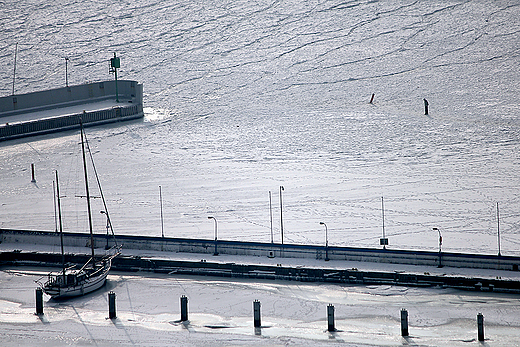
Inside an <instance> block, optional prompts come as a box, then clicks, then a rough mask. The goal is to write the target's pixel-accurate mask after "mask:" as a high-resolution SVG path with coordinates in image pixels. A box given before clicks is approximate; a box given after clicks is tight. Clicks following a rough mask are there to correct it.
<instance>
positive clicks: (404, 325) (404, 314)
mask: <svg viewBox="0 0 520 347" xmlns="http://www.w3.org/2000/svg"><path fill="white" fill-rule="evenodd" d="M401 336H408V311H407V310H406V309H404V308H403V309H401Z"/></svg>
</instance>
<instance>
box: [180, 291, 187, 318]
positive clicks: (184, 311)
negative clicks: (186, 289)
mask: <svg viewBox="0 0 520 347" xmlns="http://www.w3.org/2000/svg"><path fill="white" fill-rule="evenodd" d="M187 320H188V298H187V297H186V295H183V296H181V322H186V321H187Z"/></svg>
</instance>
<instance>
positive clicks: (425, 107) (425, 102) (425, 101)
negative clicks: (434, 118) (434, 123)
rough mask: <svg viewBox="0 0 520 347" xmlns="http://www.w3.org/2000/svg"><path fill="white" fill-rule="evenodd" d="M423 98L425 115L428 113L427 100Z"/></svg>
mask: <svg viewBox="0 0 520 347" xmlns="http://www.w3.org/2000/svg"><path fill="white" fill-rule="evenodd" d="M423 100H424V114H425V115H426V116H427V115H428V100H426V99H423Z"/></svg>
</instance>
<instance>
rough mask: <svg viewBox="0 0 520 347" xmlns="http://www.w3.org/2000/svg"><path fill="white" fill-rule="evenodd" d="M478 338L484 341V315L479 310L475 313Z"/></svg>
mask: <svg viewBox="0 0 520 347" xmlns="http://www.w3.org/2000/svg"><path fill="white" fill-rule="evenodd" d="M477 327H478V340H479V341H484V316H483V315H482V313H480V312H479V314H477Z"/></svg>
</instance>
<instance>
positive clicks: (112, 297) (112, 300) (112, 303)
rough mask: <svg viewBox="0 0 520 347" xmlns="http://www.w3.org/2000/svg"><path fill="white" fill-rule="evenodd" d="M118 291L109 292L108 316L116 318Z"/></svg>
mask: <svg viewBox="0 0 520 347" xmlns="http://www.w3.org/2000/svg"><path fill="white" fill-rule="evenodd" d="M116 317H117V315H116V293H114V292H110V293H108V318H110V319H114V318H116Z"/></svg>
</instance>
